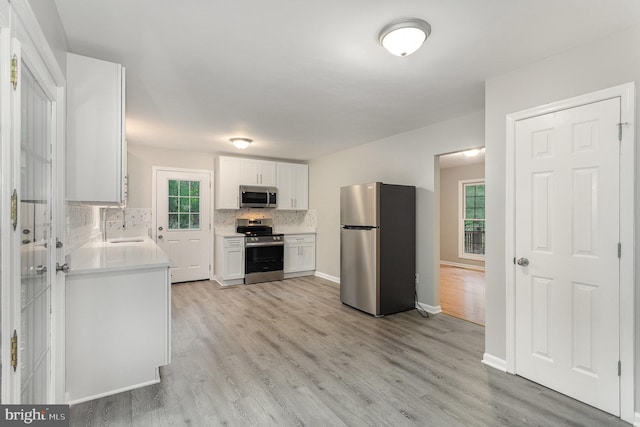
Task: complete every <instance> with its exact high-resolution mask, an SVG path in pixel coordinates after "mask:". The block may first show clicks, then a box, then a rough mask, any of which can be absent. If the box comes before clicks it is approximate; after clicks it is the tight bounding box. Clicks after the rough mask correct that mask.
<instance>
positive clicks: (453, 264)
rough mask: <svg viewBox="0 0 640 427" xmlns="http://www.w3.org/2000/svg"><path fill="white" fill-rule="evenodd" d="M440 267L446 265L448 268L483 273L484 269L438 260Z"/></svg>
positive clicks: (478, 266) (479, 266) (477, 266)
mask: <svg viewBox="0 0 640 427" xmlns="http://www.w3.org/2000/svg"><path fill="white" fill-rule="evenodd" d="M440 265H447V266H449V267H458V268H466V269H467V270H480V271H484V267H483V266H482V265H472V264H461V263H459V262H451V261H443V260H440Z"/></svg>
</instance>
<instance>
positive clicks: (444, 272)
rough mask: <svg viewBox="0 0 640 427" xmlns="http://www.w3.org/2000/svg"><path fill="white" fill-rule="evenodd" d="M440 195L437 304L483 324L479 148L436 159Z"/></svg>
mask: <svg viewBox="0 0 640 427" xmlns="http://www.w3.org/2000/svg"><path fill="white" fill-rule="evenodd" d="M437 159H438V168H436V170H437V171H438V172H437V173H438V174H439V180H438V182H439V190H440V191H439V194H440V203H439V206H440V207H439V209H440V215H439V217H440V224H439V227H440V306H441V307H442V312H443V313H445V314H448V315H450V316H453V317H457V318H460V319H463V320H467V321H470V322H473V323H477V324H479V325H483V326H484V310H485V300H484V294H485V274H484V254H485V183H484V148H477V149H472V150H465V151H459V152H455V153H448V154H443V155H440V156H438V157H437Z"/></svg>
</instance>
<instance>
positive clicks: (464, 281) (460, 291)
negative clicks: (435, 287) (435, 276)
mask: <svg viewBox="0 0 640 427" xmlns="http://www.w3.org/2000/svg"><path fill="white" fill-rule="evenodd" d="M484 288H485V279H484V271H481V270H471V269H468V268H459V267H451V266H449V265H440V306H441V307H442V312H443V313H445V314H448V315H450V316H453V317H457V318H458V319H464V320H468V321H470V322H473V323H477V324H478V325H484Z"/></svg>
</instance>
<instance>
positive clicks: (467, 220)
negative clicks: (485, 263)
mask: <svg viewBox="0 0 640 427" xmlns="http://www.w3.org/2000/svg"><path fill="white" fill-rule="evenodd" d="M458 188H459V200H460V202H459V204H458V205H459V207H460V215H459V218H460V221H459V223H460V226H459V232H458V234H459V236H460V239H459V244H458V256H459V257H460V258H466V259H476V260H484V251H485V202H484V180H483V179H476V180H465V181H459V186H458Z"/></svg>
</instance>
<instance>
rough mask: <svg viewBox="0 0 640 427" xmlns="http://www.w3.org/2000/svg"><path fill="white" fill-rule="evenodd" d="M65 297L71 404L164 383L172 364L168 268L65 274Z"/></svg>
mask: <svg viewBox="0 0 640 427" xmlns="http://www.w3.org/2000/svg"><path fill="white" fill-rule="evenodd" d="M65 294H66V295H65V301H66V307H65V311H66V319H65V324H66V334H65V335H66V337H65V348H66V388H67V394H68V400H69V403H79V402H83V401H87V400H91V399H96V398H99V397H102V396H107V395H111V394H115V393H120V392H122V391H125V390H131V389H134V388H137V387H141V386H145V385H148V384H153V383H156V382H159V381H160V376H159V370H158V368H159V367H160V366H164V365H167V364H169V362H170V361H171V284H170V281H169V268H168V267H166V266H165V267H153V268H141V269H134V270H122V271H107V272H97V273H88V274H76V275H67V278H66V292H65Z"/></svg>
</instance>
